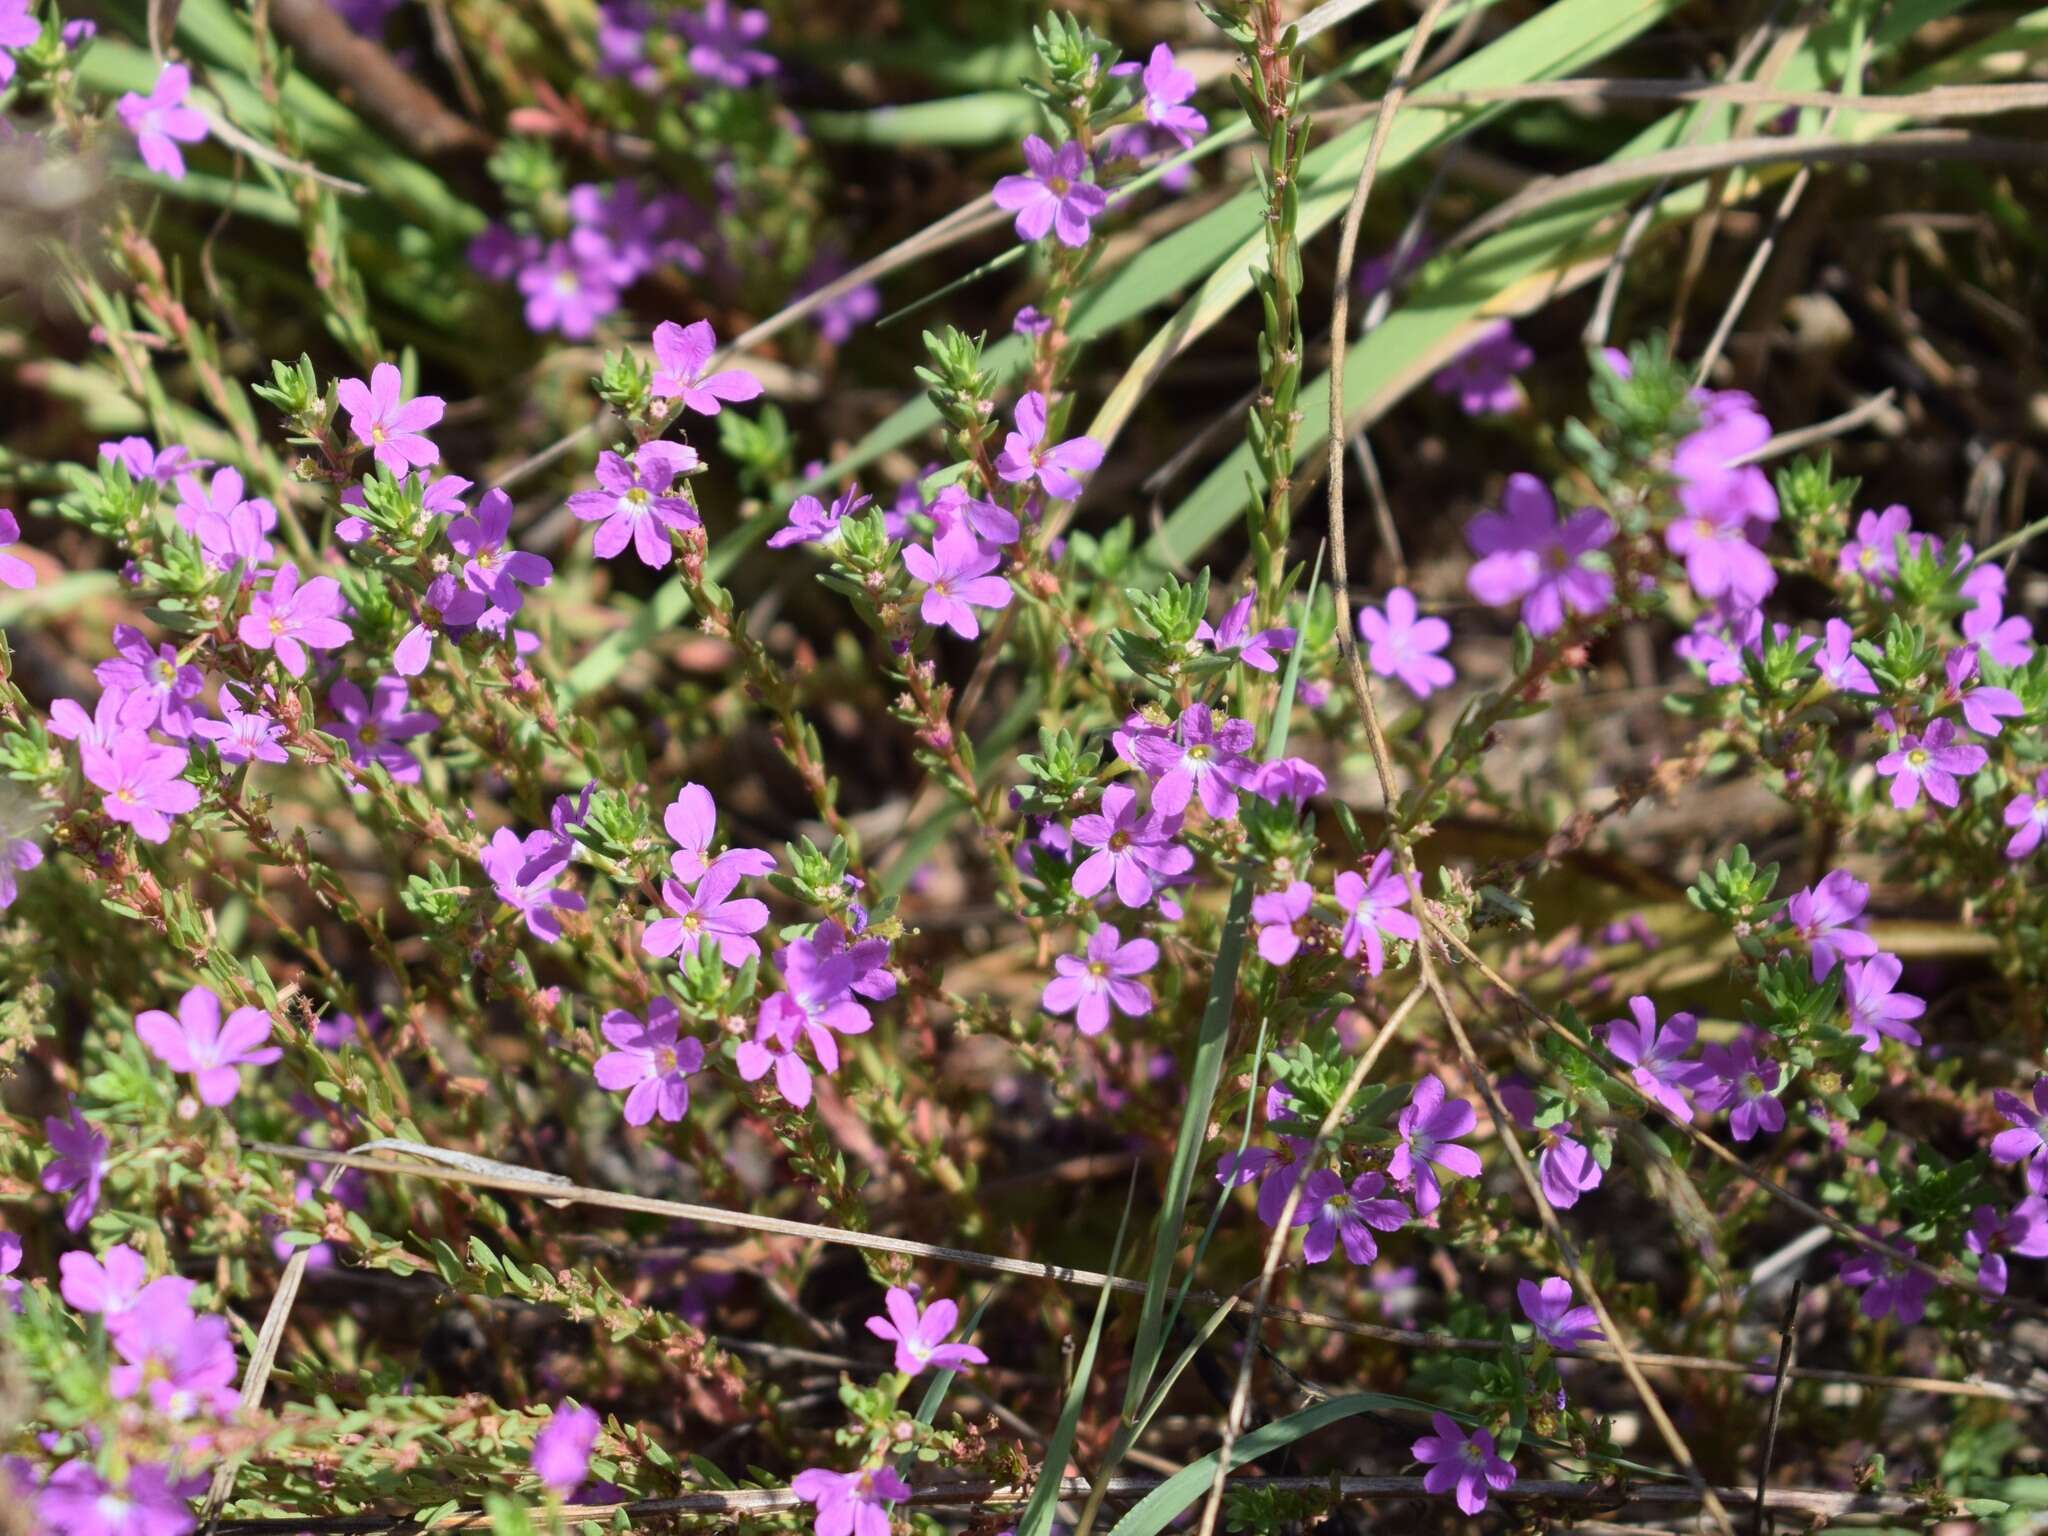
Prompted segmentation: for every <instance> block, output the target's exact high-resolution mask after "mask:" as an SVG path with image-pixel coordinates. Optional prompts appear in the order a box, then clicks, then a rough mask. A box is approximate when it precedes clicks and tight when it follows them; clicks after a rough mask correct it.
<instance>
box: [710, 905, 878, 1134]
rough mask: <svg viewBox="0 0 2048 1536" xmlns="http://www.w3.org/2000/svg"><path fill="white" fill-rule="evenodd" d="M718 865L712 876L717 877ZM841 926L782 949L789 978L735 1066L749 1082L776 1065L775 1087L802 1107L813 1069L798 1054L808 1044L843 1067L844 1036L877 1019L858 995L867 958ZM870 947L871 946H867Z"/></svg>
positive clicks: (830, 1068)
mask: <svg viewBox="0 0 2048 1536" xmlns="http://www.w3.org/2000/svg"><path fill="white" fill-rule="evenodd" d="M716 872H717V871H716V866H714V867H713V871H712V874H711V875H707V876H706V879H707V880H710V879H712V878H715V876H716ZM844 938H845V936H844V935H843V934H842V933H839V932H838V931H837V929H836V928H828V929H827V930H822V931H821V932H820V933H818V934H817V935H814V936H813V937H812V938H811V939H808V940H799V941H798V942H797V943H795V944H792V945H790V946H789V947H788V948H787V949H784V950H781V951H779V952H778V953H777V954H776V956H775V963H776V965H777V967H778V968H779V969H780V970H781V971H782V973H783V979H784V980H785V981H786V982H787V983H788V990H786V991H782V992H777V993H776V994H775V995H774V996H773V997H770V998H769V999H768V1000H767V1001H766V1002H765V1003H763V1004H762V1005H761V1009H760V1012H759V1013H758V1014H757V1015H756V1017H755V1020H754V1038H753V1039H752V1040H748V1041H745V1042H744V1043H742V1044H741V1046H740V1048H739V1050H738V1052H737V1053H736V1055H735V1057H734V1065H735V1066H737V1067H738V1068H739V1073H740V1076H741V1077H742V1078H743V1079H745V1080H746V1081H747V1082H750V1083H752V1082H759V1081H760V1080H761V1079H762V1078H763V1077H765V1076H767V1075H768V1073H769V1071H770V1070H771V1069H773V1071H774V1073H775V1088H776V1091H777V1092H778V1093H780V1094H781V1095H782V1096H783V1098H785V1099H787V1100H788V1101H789V1102H790V1103H791V1104H793V1105H794V1106H796V1107H797V1108H798V1109H802V1108H804V1107H805V1106H806V1105H808V1104H809V1103H810V1102H811V1069H810V1067H809V1066H808V1065H807V1064H806V1063H805V1061H804V1060H803V1058H802V1057H801V1056H799V1055H798V1054H797V1048H798V1047H799V1046H800V1045H803V1044H805V1043H808V1044H809V1045H810V1047H811V1053H812V1054H813V1055H815V1056H816V1057H817V1058H818V1065H819V1066H820V1067H821V1068H822V1069H823V1070H824V1071H825V1072H826V1073H827V1074H830V1073H833V1072H836V1071H838V1070H839V1042H838V1040H837V1038H836V1037H835V1036H834V1034H833V1031H835V1030H837V1031H838V1032H839V1034H843V1035H858V1034H862V1033H865V1032H866V1031H867V1029H868V1028H869V1027H870V1025H871V1024H872V1023H873V1020H872V1019H871V1018H870V1017H869V1014H868V1011H867V1009H865V1008H863V1007H862V1006H861V1005H860V1004H859V1003H857V1002H855V1001H854V999H853V985H854V981H855V978H856V976H857V974H858V973H859V972H860V970H861V968H862V964H863V961H862V959H860V958H857V957H856V954H855V952H854V951H853V950H849V949H846V948H844V947H843V944H844ZM861 947H863V948H864V947H865V946H861Z"/></svg>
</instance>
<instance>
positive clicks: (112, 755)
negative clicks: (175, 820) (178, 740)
mask: <svg viewBox="0 0 2048 1536" xmlns="http://www.w3.org/2000/svg"><path fill="white" fill-rule="evenodd" d="M190 761H191V754H190V753H188V752H187V751H186V750H185V749H184V748H183V747H173V746H165V745H161V744H159V743H157V742H153V741H151V740H150V739H149V738H148V737H147V736H145V735H143V734H142V733H141V732H139V731H124V732H123V733H122V734H120V735H119V736H117V737H116V738H115V739H114V740H113V741H112V742H110V743H109V744H108V745H106V746H104V747H102V746H94V745H91V744H87V745H86V746H85V748H84V749H83V750H82V751H81V752H80V753H79V762H80V765H81V766H82V767H83V768H84V769H85V777H86V779H87V781H88V782H90V783H91V784H92V785H93V786H94V787H95V788H97V789H101V790H104V791H105V796H104V798H102V799H101V801H100V808H101V809H102V810H104V811H105V812H106V815H107V819H108V820H109V821H125V822H127V823H128V824H129V825H130V826H132V827H134V828H135V835H136V836H137V837H139V838H141V839H142V840H143V841H144V842H145V843H162V842H168V841H169V840H170V836H171V820H170V819H171V817H173V816H182V815H184V814H185V813H186V812H187V811H192V810H196V809H198V807H199V786H198V785H196V784H193V783H190V782H189V781H187V780H186V779H184V778H181V777H180V775H181V774H183V773H184V771H185V765H186V764H187V763H188V762H190Z"/></svg>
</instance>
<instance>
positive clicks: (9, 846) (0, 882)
mask: <svg viewBox="0 0 2048 1536" xmlns="http://www.w3.org/2000/svg"><path fill="white" fill-rule="evenodd" d="M42 862H43V850H42V849H40V848H38V847H37V846H36V844H35V840H34V839H33V838H30V837H25V836H24V837H17V836H15V835H14V834H13V833H11V832H0V912H5V911H6V910H7V909H8V908H9V907H11V906H13V905H14V899H15V898H16V897H17V896H19V895H20V894H21V880H20V877H21V876H22V875H24V874H26V873H27V872H28V871H29V870H32V869H34V868H35V867H36V866H37V865H39V864H41V863H42Z"/></svg>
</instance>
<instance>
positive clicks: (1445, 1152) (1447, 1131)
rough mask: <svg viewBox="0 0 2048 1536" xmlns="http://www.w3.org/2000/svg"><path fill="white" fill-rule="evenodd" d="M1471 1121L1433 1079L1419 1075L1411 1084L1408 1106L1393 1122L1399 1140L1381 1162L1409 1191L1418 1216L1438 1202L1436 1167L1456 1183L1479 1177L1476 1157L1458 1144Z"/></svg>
mask: <svg viewBox="0 0 2048 1536" xmlns="http://www.w3.org/2000/svg"><path fill="white" fill-rule="evenodd" d="M1477 1118H1478V1117H1477V1116H1475V1115H1474V1114H1473V1113H1472V1106H1471V1105H1470V1104H1467V1103H1466V1102H1465V1101H1464V1100H1463V1099H1453V1098H1450V1097H1448V1096H1447V1095H1446V1094H1445V1092H1444V1085H1443V1083H1442V1082H1441V1081H1439V1080H1438V1079H1437V1078H1435V1077H1425V1078H1424V1079H1423V1080H1422V1081H1421V1082H1419V1083H1417V1084H1416V1085H1415V1092H1414V1093H1413V1094H1412V1095H1411V1096H1410V1097H1409V1100H1408V1107H1407V1108H1406V1109H1403V1110H1402V1111H1401V1114H1400V1118H1399V1119H1397V1120H1396V1121H1395V1122H1394V1129H1395V1131H1396V1132H1397V1133H1398V1134H1399V1136H1400V1138H1401V1139H1400V1142H1399V1144H1398V1145H1397V1146H1395V1148H1394V1155H1393V1156H1392V1157H1391V1158H1389V1159H1388V1161H1387V1172H1388V1173H1390V1174H1392V1175H1393V1178H1394V1182H1395V1183H1396V1184H1398V1185H1399V1186H1400V1187H1401V1188H1402V1189H1405V1190H1408V1191H1410V1192H1411V1195H1412V1198H1413V1199H1414V1201H1415V1210H1416V1213H1417V1214H1418V1215H1422V1216H1427V1215H1428V1214H1429V1213H1430V1212H1431V1211H1433V1210H1435V1209H1436V1208H1437V1207H1438V1206H1439V1205H1441V1204H1442V1203H1443V1187H1442V1185H1440V1184H1439V1183H1438V1182H1437V1171H1438V1170H1439V1169H1441V1170H1442V1171H1443V1172H1445V1173H1448V1174H1452V1175H1455V1176H1456V1177H1458V1178H1461V1179H1476V1178H1478V1177H1479V1169H1480V1163H1479V1154H1478V1153H1477V1152H1474V1151H1473V1150H1472V1149H1471V1148H1470V1147H1467V1146H1462V1145H1460V1144H1459V1138H1460V1137H1462V1136H1466V1135H1469V1134H1470V1133H1471V1130H1472V1126H1473V1122H1474V1121H1475V1120H1476V1119H1477Z"/></svg>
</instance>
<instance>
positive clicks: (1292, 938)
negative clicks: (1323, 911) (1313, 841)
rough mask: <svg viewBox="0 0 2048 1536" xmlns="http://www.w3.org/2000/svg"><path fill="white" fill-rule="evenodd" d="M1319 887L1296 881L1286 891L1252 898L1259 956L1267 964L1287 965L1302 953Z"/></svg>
mask: <svg viewBox="0 0 2048 1536" xmlns="http://www.w3.org/2000/svg"><path fill="white" fill-rule="evenodd" d="M1315 898H1316V889H1315V887H1314V886H1312V885H1310V884H1309V883H1308V882H1307V881H1306V880H1297V881H1295V882H1294V883H1293V884H1292V885H1290V886H1288V887H1287V889H1286V890H1284V891H1262V892H1260V893H1259V894H1258V895H1257V896H1254V897H1253V898H1252V921H1253V922H1254V923H1256V924H1258V928H1259V958H1260V959H1261V960H1263V961H1265V962H1266V964H1268V965H1275V966H1278V965H1285V964H1287V963H1288V962H1289V961H1290V960H1292V959H1293V958H1294V957H1295V956H1296V955H1297V954H1299V953H1300V952H1301V940H1302V935H1303V933H1304V931H1305V930H1306V928H1307V926H1308V912H1309V907H1310V905H1311V904H1312V903H1313V902H1314V901H1315Z"/></svg>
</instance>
